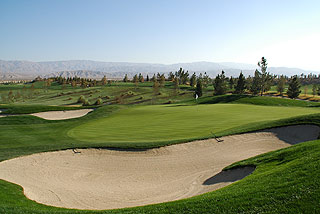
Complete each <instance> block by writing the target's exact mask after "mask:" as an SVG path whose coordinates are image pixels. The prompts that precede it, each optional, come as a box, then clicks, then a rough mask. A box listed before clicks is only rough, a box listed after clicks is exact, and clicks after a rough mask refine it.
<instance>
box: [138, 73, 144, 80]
mask: <svg viewBox="0 0 320 214" xmlns="http://www.w3.org/2000/svg"><path fill="white" fill-rule="evenodd" d="M139 82H144V78H143V75H142V74H141V73H140V74H139Z"/></svg>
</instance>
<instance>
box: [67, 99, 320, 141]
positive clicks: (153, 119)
mask: <svg viewBox="0 0 320 214" xmlns="http://www.w3.org/2000/svg"><path fill="white" fill-rule="evenodd" d="M314 113H320V111H319V109H317V108H298V107H275V106H258V105H245V104H215V105H191V106H179V105H161V106H159V105H157V106H141V107H135V108H128V109H124V110H122V111H120V112H118V113H117V114H114V115H112V116H110V117H107V118H101V119H96V120H92V121H89V122H87V123H84V124H82V125H79V126H77V127H75V128H73V129H71V130H70V131H69V132H68V135H69V136H70V137H73V138H75V139H77V140H79V141H86V142H93V143H99V142H110V143H119V144H120V143H125V144H128V143H132V144H135V143H138V144H141V143H144V144H148V143H154V142H172V141H187V140H188V139H200V138H206V137H208V136H210V135H211V134H210V132H211V131H213V132H214V133H216V134H219V133H220V132H222V131H225V130H227V129H230V128H234V127H239V126H243V125H246V124H249V123H256V122H262V121H272V120H278V119H283V118H288V117H294V116H300V115H306V114H314Z"/></svg>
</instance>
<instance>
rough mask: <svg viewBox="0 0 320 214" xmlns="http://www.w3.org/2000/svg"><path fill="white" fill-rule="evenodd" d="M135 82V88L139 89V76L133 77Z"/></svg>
mask: <svg viewBox="0 0 320 214" xmlns="http://www.w3.org/2000/svg"><path fill="white" fill-rule="evenodd" d="M133 82H134V84H135V86H136V87H137V86H138V83H139V78H138V75H134V77H133Z"/></svg>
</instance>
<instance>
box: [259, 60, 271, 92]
mask: <svg viewBox="0 0 320 214" xmlns="http://www.w3.org/2000/svg"><path fill="white" fill-rule="evenodd" d="M258 66H259V67H260V70H261V75H260V81H259V83H260V95H261V96H262V95H263V92H265V91H268V90H270V87H271V79H272V78H271V75H270V74H269V73H268V72H267V68H268V63H267V59H266V58H264V57H262V58H261V61H259V62H258Z"/></svg>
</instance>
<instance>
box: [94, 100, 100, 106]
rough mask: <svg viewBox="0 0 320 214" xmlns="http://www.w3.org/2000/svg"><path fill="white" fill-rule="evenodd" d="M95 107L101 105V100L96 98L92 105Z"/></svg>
mask: <svg viewBox="0 0 320 214" xmlns="http://www.w3.org/2000/svg"><path fill="white" fill-rule="evenodd" d="M94 104H95V105H97V106H99V105H101V104H102V99H101V98H98V99H97V101H96V102H95V103H94Z"/></svg>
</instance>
